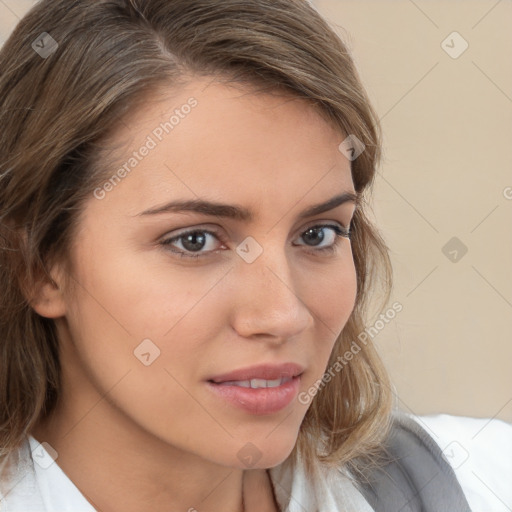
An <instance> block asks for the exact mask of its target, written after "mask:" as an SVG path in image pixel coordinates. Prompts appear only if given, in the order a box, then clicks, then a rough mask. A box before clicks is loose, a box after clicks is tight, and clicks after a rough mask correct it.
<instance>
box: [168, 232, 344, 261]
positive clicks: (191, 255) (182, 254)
mask: <svg viewBox="0 0 512 512" xmlns="http://www.w3.org/2000/svg"><path fill="white" fill-rule="evenodd" d="M318 228H323V229H325V228H329V229H332V230H333V231H334V233H335V235H336V239H335V240H334V243H333V244H332V245H328V246H327V247H322V248H320V249H313V250H312V251H307V252H309V253H311V254H315V255H318V253H320V254H330V253H334V251H335V250H336V248H337V247H338V245H339V244H340V243H341V238H348V239H349V240H350V235H351V232H350V230H349V229H346V228H342V227H340V226H337V225H335V224H316V225H314V226H310V227H308V228H306V230H305V231H304V232H303V234H304V233H305V232H306V231H309V230H310V229H318ZM193 233H208V234H210V235H212V236H214V237H215V238H217V240H219V241H220V242H222V243H225V242H224V240H223V239H222V238H221V237H220V236H219V234H218V233H216V232H215V231H210V230H209V229H201V228H196V229H192V230H190V231H186V232H184V233H181V234H180V235H178V236H175V237H173V238H168V239H167V240H163V241H162V242H160V243H161V245H163V246H164V247H166V248H167V246H170V245H171V244H172V243H173V242H176V241H178V240H180V239H182V238H184V237H186V236H187V235H190V234H193ZM169 250H170V252H172V253H174V254H178V255H179V256H180V257H182V258H183V257H185V258H194V259H196V258H202V257H207V256H209V255H210V254H211V253H213V252H215V251H206V252H202V253H197V254H194V253H192V252H186V251H182V250H173V249H169Z"/></svg>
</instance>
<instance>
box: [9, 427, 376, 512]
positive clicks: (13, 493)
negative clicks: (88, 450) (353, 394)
mask: <svg viewBox="0 0 512 512" xmlns="http://www.w3.org/2000/svg"><path fill="white" fill-rule="evenodd" d="M45 446H48V445H46V443H43V444H40V443H39V442H38V441H37V440H36V439H34V438H33V437H32V436H28V438H27V440H26V442H25V443H24V444H23V445H22V446H21V447H20V449H19V450H18V451H16V452H13V453H12V454H10V456H9V457H8V459H7V460H6V461H5V462H4V464H3V465H2V466H1V467H0V512H96V509H95V508H94V507H93V506H92V505H91V504H90V503H89V502H88V501H87V499H86V498H85V497H84V496H83V494H82V493H81V492H80V491H79V490H78V488H77V487H76V486H75V484H74V483H73V482H72V481H71V480H70V479H69V478H68V477H67V476H66V474H65V473H64V471H62V469H61V468H60V467H59V465H58V464H57V461H56V460H54V459H53V458H52V456H51V455H50V453H51V448H50V447H49V446H48V450H47V449H46V447H45ZM57 459H58V457H57ZM269 474H270V477H271V479H272V482H273V484H274V488H275V491H276V500H277V502H278V504H279V506H280V508H281V510H282V511H283V512H304V511H308V512H310V511H313V510H314V511H318V512H373V509H372V507H371V506H370V505H369V504H368V502H367V501H366V499H365V498H364V497H363V495H362V494H361V493H360V492H359V491H358V490H357V488H356V487H355V485H354V484H353V482H352V479H350V478H349V477H348V476H347V475H344V474H343V473H342V471H341V470H334V469H333V470H328V469H326V468H323V467H322V468H320V466H318V465H317V467H316V477H315V478H314V479H313V481H309V480H308V479H307V478H305V473H304V467H303V465H302V463H299V464H298V466H297V468H296V470H295V471H293V470H292V469H291V467H290V462H289V460H285V461H284V462H283V463H282V464H280V465H278V466H276V467H274V468H271V469H270V470H269ZM340 504H343V505H340Z"/></svg>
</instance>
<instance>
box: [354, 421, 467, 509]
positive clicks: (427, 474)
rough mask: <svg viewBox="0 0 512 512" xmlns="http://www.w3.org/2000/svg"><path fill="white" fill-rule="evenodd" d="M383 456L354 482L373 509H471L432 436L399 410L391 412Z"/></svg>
mask: <svg viewBox="0 0 512 512" xmlns="http://www.w3.org/2000/svg"><path fill="white" fill-rule="evenodd" d="M384 447H385V450H386V452H387V453H386V455H385V459H384V461H383V463H382V464H379V466H378V467H377V468H372V469H369V470H366V471H365V477H366V480H365V479H364V478H362V477H358V479H357V480H358V486H359V489H360V491H361V493H362V494H363V495H364V497H365V498H366V500H367V501H368V503H370V505H371V506H372V507H373V509H374V510H375V512H471V508H470V507H469V504H468V502H467V500H466V497H465V496H464V493H463V491H462V488H461V486H460V484H459V482H458V481H457V478H456V476H455V472H454V471H453V469H452V467H451V466H450V465H449V463H448V462H447V460H446V459H445V458H444V455H443V453H442V451H441V448H440V447H439V446H438V445H437V444H436V442H435V441H434V439H433V438H432V437H431V436H430V435H429V434H428V433H427V432H426V430H424V429H423V428H422V427H421V426H420V425H419V424H418V423H417V422H416V421H414V420H413V419H412V418H410V417H408V416H406V415H405V414H404V413H403V412H401V411H395V412H394V413H393V426H392V428H391V431H390V435H389V436H388V438H387V440H386V442H385V443H384Z"/></svg>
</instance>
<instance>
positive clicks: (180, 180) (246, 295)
mask: <svg viewBox="0 0 512 512" xmlns="http://www.w3.org/2000/svg"><path fill="white" fill-rule="evenodd" d="M0 69H1V70H2V71H1V77H0V91H1V94H0V97H1V101H2V105H1V113H0V115H1V116H2V119H1V120H2V126H3V130H2V133H1V147H2V155H3V156H2V161H1V170H0V180H1V182H0V185H1V186H0V189H1V192H0V211H1V220H2V222H1V229H2V231H1V235H2V251H1V258H2V259H1V265H0V272H1V274H0V275H1V277H0V279H1V286H2V288H3V290H4V294H3V296H2V304H1V319H0V339H1V365H2V370H1V376H2V377H1V379H2V380H1V385H0V393H1V395H0V397H1V398H0V400H1V413H0V414H1V426H2V428H1V438H0V445H1V450H2V455H3V462H2V489H1V495H2V500H3V505H4V507H5V508H6V510H70V511H76V510H102V511H117V510H123V511H125V512H126V511H132V510H133V511H140V510H146V509H149V510H166V511H168V510H173V511H174V510H188V511H194V510H197V511H199V512H201V511H208V510H223V511H226V512H230V511H233V512H234V511H241V510H244V511H247V512H251V511H256V510H258V511H284V510H288V511H290V512H292V511H295V510H308V511H313V510H321V511H333V510H340V511H341V510H353V511H356V510H357V511H358V512H361V511H371V510H394V511H395V512H396V510H398V509H399V508H400V509H401V510H403V511H407V510H440V509H446V510H451V511H454V510H469V507H468V506H467V503H466V501H465V500H464V497H463V495H462V492H461V490H460V487H459V486H458V484H457V482H456V480H455V477H454V475H453V472H451V470H450V469H449V467H448V465H447V464H446V463H445V462H444V461H443V460H442V457H441V455H440V452H439V449H436V448H435V447H434V444H433V443H431V444H429V442H430V441H431V440H430V439H429V437H428V436H427V434H426V433H425V432H424V431H423V430H421V429H420V428H419V426H418V425H416V424H414V423H413V422H412V421H409V422H408V421H407V420H406V419H405V418H404V417H403V416H402V415H400V414H398V411H394V407H393V401H392V393H391V387H390V382H389V380H388V377H387V375H386V372H385V369H384V368H383V367H382V364H381V362H380V360H379V358H378V355H377V353H376V351H375V349H374V347H373V346H372V344H371V342H369V341H367V340H364V342H362V341H361V338H360V334H361V333H362V332H364V327H365V325H366V322H367V321H368V319H367V318H366V317H367V312H366V311H367V306H368V302H369V300H370V299H371V296H372V294H373V293H374V292H376V291H377V290H378V285H379V281H380V283H381V284H382V285H383V286H384V289H385V292H386V293H385V300H384V303H387V301H388V300H389V292H390V290H389V288H390V283H391V267H390V263H389V259H388V255H387V247H386V245H385V243H384V241H383V240H382V239H381V237H380V235H379V233H378V231H377V229H376V228H375V227H374V226H373V225H372V223H371V222H370V221H369V220H368V218H367V216H366V213H365V212H366V208H367V205H366V200H365V199H366V197H367V194H368V192H369V191H370V188H371V184H372V181H373V179H374V176H375V172H376V168H377V165H378V162H379V157H380V144H381V143H380V134H379V128H378V119H377V117H376V115H375V113H374V111H373V110H372V108H371V106H370V104H369V101H368V97H367V95H366V94H365V92H364V89H363V87H362V85H361V83H360V80H359V78H358V74H357V72H356V70H355V68H354V64H353V62H352V59H351V57H350V55H349V53H348V51H347V49H346V47H345V46H344V45H343V43H342V42H341V41H340V40H339V39H338V37H337V36H336V35H335V33H334V32H333V31H332V29H331V28H330V27H329V26H328V25H327V24H326V23H325V21H324V20H323V19H322V18H321V17H320V16H319V15H318V13H317V12H316V11H315V10H314V9H312V8H311V6H310V5H309V4H308V3H307V2H305V1H303V0H277V1H276V0H257V1H252V2H249V1H246V0H224V1H222V2H215V1H212V0H172V1H170V0H146V1H142V0H111V1H93V0H84V1H77V2H70V1H69V0H43V1H42V2H40V3H38V4H37V5H36V6H35V7H34V8H33V9H32V10H31V11H30V12H29V13H28V14H27V15H26V16H25V17H24V18H23V20H22V21H21V22H20V23H19V24H18V26H17V27H16V29H15V31H14V33H13V34H12V35H11V37H10V38H9V40H8V41H7V42H6V43H5V45H4V47H3V48H2V51H1V53H0ZM356 340H357V341H356ZM350 354H352V355H350ZM390 455H391V457H389V456H390ZM395 458H399V459H402V458H404V459H407V460H405V461H400V462H397V461H396V460H395ZM408 461H414V463H413V464H412V465H408ZM420 467H421V468H422V471H425V470H426V468H430V470H431V471H433V473H432V474H429V475H428V481H427V476H426V474H425V473H422V474H421V475H420V474H419V473H418V468H420ZM390 475H394V476H395V477H394V478H392V479H390V477H389V476H390ZM400 475H401V476H400ZM425 486H427V490H428V492H426V491H425V490H424V488H425ZM440 496H441V498H442V501H438V498H439V497H440ZM439 505H440V508H439ZM436 507H437V508H436Z"/></svg>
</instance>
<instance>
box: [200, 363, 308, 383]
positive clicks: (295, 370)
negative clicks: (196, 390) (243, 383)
mask: <svg viewBox="0 0 512 512" xmlns="http://www.w3.org/2000/svg"><path fill="white" fill-rule="evenodd" d="M303 371H304V367H303V366H301V365H300V364H297V363H284V364H259V365H256V366H250V367H247V368H239V369H238V370H234V371H232V372H229V373H223V374H222V375H216V376H215V377H210V378H209V379H208V380H210V381H213V382H226V381H234V380H251V379H265V380H276V379H281V378H283V377H295V376H297V375H300V374H301V373H302V372H303Z"/></svg>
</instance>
